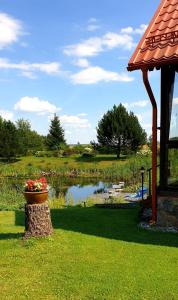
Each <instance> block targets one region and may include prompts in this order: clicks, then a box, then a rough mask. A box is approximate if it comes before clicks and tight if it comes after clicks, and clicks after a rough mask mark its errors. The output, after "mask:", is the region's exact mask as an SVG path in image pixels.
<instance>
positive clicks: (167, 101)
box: [160, 66, 175, 190]
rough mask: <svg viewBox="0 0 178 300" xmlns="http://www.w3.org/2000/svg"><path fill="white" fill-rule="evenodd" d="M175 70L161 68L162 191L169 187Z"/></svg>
mask: <svg viewBox="0 0 178 300" xmlns="http://www.w3.org/2000/svg"><path fill="white" fill-rule="evenodd" d="M174 81H175V69H174V68H171V67H170V66H164V67H162V68H161V101H160V102H161V120H160V122H161V126H160V189H161V190H164V189H165V188H166V187H167V185H168V175H169V172H168V168H169V165H168V141H169V131H170V122H171V112H172V100H173V92H174Z"/></svg>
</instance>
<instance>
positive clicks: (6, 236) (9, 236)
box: [0, 232, 23, 240]
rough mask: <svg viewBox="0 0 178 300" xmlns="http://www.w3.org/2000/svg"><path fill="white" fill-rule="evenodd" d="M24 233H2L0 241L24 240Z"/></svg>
mask: <svg viewBox="0 0 178 300" xmlns="http://www.w3.org/2000/svg"><path fill="white" fill-rule="evenodd" d="M22 236H23V233H19V232H18V233H11V232H10V233H0V240H10V239H19V238H22Z"/></svg>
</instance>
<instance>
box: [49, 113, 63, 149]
mask: <svg viewBox="0 0 178 300" xmlns="http://www.w3.org/2000/svg"><path fill="white" fill-rule="evenodd" d="M65 143H66V142H65V138H64V130H63V128H62V126H61V123H60V119H59V117H58V116H57V115H56V114H55V115H54V118H53V119H52V120H51V125H50V129H49V134H48V135H47V138H46V144H47V146H48V148H49V149H50V150H58V149H60V145H61V144H65Z"/></svg>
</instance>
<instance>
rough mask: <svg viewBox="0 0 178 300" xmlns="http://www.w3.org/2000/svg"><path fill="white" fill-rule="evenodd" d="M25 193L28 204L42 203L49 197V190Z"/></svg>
mask: <svg viewBox="0 0 178 300" xmlns="http://www.w3.org/2000/svg"><path fill="white" fill-rule="evenodd" d="M23 194H24V197H25V199H26V201H27V203H28V204H40V203H44V202H45V201H47V199H48V191H43V192H24V193H23Z"/></svg>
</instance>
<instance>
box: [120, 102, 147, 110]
mask: <svg viewBox="0 0 178 300" xmlns="http://www.w3.org/2000/svg"><path fill="white" fill-rule="evenodd" d="M148 103H149V101H148V100H140V101H136V102H131V103H127V102H126V103H123V105H124V106H125V108H134V107H146V106H147V105H148Z"/></svg>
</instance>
